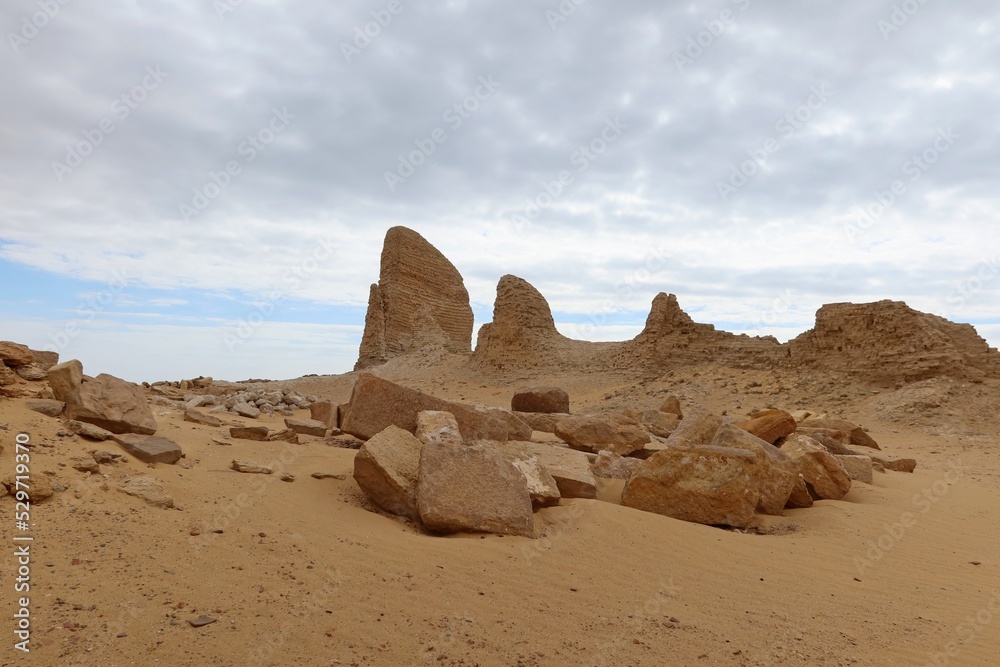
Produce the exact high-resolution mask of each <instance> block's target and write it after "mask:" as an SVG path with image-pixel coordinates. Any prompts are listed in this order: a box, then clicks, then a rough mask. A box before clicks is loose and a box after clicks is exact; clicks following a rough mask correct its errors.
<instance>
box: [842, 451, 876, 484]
mask: <svg viewBox="0 0 1000 667" xmlns="http://www.w3.org/2000/svg"><path fill="white" fill-rule="evenodd" d="M835 458H836V459H837V460H838V461H839V462H840V465H842V466H844V470H845V471H847V476H848V477H850V478H851V481H854V482H864V483H865V484H871V483H872V481H873V477H872V470H873V468H872V457H870V456H863V455H861V456H843V455H841V456H835Z"/></svg>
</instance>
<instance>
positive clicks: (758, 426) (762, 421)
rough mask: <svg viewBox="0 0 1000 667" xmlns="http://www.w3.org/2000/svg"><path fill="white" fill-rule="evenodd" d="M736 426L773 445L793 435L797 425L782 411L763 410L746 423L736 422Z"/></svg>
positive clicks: (792, 418)
mask: <svg viewBox="0 0 1000 667" xmlns="http://www.w3.org/2000/svg"><path fill="white" fill-rule="evenodd" d="M736 426H738V427H740V428H741V429H743V430H744V431H746V432H747V433H751V434H753V435H755V436H757V437H758V438H760V439H761V440H764V441H766V442H767V443H768V444H771V445H773V444H774V443H775V442H777V441H778V439H779V438H785V437H787V436H789V435H791V434H792V433H794V432H795V428H796V427H797V426H798V424H796V422H795V418H794V417H792V416H791V415H790V414H788V413H787V412H785V411H784V410H765V411H763V412H758V413H757V414H755V415H753V417H751V418H750V419H749V420H747V421H742V422H737V424H736Z"/></svg>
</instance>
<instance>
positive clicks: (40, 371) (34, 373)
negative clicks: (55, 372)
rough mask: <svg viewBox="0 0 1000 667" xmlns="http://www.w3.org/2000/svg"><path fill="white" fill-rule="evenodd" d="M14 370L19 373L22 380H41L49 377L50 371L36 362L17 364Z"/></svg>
mask: <svg viewBox="0 0 1000 667" xmlns="http://www.w3.org/2000/svg"><path fill="white" fill-rule="evenodd" d="M14 372H15V373H17V375H18V377H20V378H21V379H22V380H28V381H29V382H39V381H41V380H44V379H45V378H46V377H48V373H47V372H46V371H45V369H44V368H42V367H41V366H39V365H38V364H36V363H34V362H32V363H30V364H27V365H24V366H17V367H16V368H14Z"/></svg>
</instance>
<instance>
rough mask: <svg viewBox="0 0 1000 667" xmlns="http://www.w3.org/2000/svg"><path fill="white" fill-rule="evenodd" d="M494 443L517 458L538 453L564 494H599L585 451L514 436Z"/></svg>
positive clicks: (562, 494)
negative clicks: (523, 439)
mask: <svg viewBox="0 0 1000 667" xmlns="http://www.w3.org/2000/svg"><path fill="white" fill-rule="evenodd" d="M492 444H493V445H494V446H496V447H497V448H498V449H500V450H501V451H502V452H503V453H505V454H506V455H508V456H510V457H512V458H515V459H521V460H527V459H530V458H532V457H537V458H538V462H539V463H541V464H542V467H543V468H545V470H546V471H548V473H549V474H550V475H552V478H553V479H554V480H555V481H556V486H558V487H559V494H560V495H561V496H562V497H563V498H596V497H597V480H595V479H594V473H593V472H591V470H590V459H589V458H588V457H587V455H586V454H584V453H583V452H578V451H576V450H575V449H569V448H567V447H558V446H555V445H547V444H544V443H539V442H527V441H514V440H511V441H509V442H494V443H492Z"/></svg>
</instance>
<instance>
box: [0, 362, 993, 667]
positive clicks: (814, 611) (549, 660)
mask: <svg viewBox="0 0 1000 667" xmlns="http://www.w3.org/2000/svg"><path fill="white" fill-rule="evenodd" d="M382 372H383V373H384V374H385V375H386V376H388V377H392V378H394V379H401V380H403V381H404V382H405V383H406V384H408V385H410V386H414V387H417V388H421V389H425V390H428V391H431V392H433V393H435V394H438V395H441V396H444V397H448V398H464V399H466V400H470V401H475V402H481V403H486V404H492V405H497V406H507V405H509V399H510V395H511V389H512V388H513V387H516V386H520V385H522V384H540V383H541V384H556V385H559V386H563V387H565V388H566V389H567V390H569V391H570V394H571V396H572V397H573V404H572V409H573V410H580V409H602V408H614V407H622V406H626V405H641V406H645V405H651V406H653V407H655V406H656V405H657V401H658V399H659V398H661V396H662V394H664V393H666V392H667V391H676V392H677V393H679V394H680V395H681V396H682V398H683V399H684V401H685V402H690V401H693V400H698V401H702V402H704V403H706V404H707V405H709V406H710V407H713V408H715V409H718V410H723V409H725V410H727V411H728V412H729V413H730V414H737V413H740V414H742V413H745V412H746V411H748V410H750V409H751V408H755V407H766V406H768V405H772V404H773V405H775V406H777V407H786V408H791V409H794V408H797V407H812V408H815V409H822V410H824V411H830V412H834V413H842V414H844V415H845V416H850V417H853V418H855V419H856V420H858V421H861V422H862V423H863V424H864V425H865V426H867V427H868V428H869V429H870V432H871V434H872V435H873V436H874V437H875V438H876V439H877V440H878V441H879V442H880V443H881V444H882V446H883V449H884V450H885V452H886V454H888V455H890V456H892V457H901V456H912V457H914V458H916V459H917V460H918V461H919V467H918V469H917V471H916V472H915V473H913V474H904V473H888V474H884V475H880V474H877V475H876V479H875V483H874V485H871V486H869V485H865V484H860V483H856V484H855V486H854V488H853V489H852V491H851V492H850V494H849V495H848V496H847V497H846V498H844V499H843V500H842V501H837V502H832V501H822V502H819V503H817V504H816V506H815V507H813V508H810V509H805V510H793V511H788V512H786V515H785V516H784V517H761V518H760V520H759V525H758V526H757V529H756V530H751V531H748V532H741V531H727V530H722V529H718V528H711V527H706V526H700V525H694V524H688V523H683V522H680V521H676V520H673V519H669V518H665V517H661V516H658V515H654V514H648V513H643V512H639V511H635V510H631V509H628V508H623V507H620V506H619V505H617V504H615V503H613V502H603V501H600V500H571V501H563V504H562V505H561V506H559V507H554V508H550V509H546V510H543V511H541V512H539V513H538V514H537V515H536V517H537V521H536V523H537V525H536V528H537V531H538V533H539V534H540V535H541V536H542V537H541V538H540V539H536V540H530V539H525V538H513V537H496V536H480V535H462V536H455V537H447V538H443V537H435V536H431V535H427V534H424V533H423V532H422V531H421V530H419V529H418V528H416V527H414V526H413V525H411V524H408V523H405V522H402V521H401V520H399V519H398V518H395V517H390V516H388V515H385V514H383V513H380V512H377V511H375V510H374V508H373V506H372V505H371V504H370V503H369V502H368V501H367V500H366V499H365V498H364V496H363V494H362V493H361V492H360V490H359V488H358V487H357V485H356V484H355V482H354V481H353V479H352V478H351V471H352V462H353V457H354V454H355V451H354V450H351V449H344V448H340V447H337V446H333V445H331V444H329V442H328V441H327V440H325V439H323V438H314V437H309V436H300V438H301V444H299V445H292V444H288V443H281V442H272V443H258V442H251V441H240V440H237V441H234V442H233V444H232V445H231V446H222V445H217V444H212V441H211V439H212V437H213V436H218V435H221V432H222V431H224V429H213V428H209V427H204V426H197V425H194V424H191V423H188V422H184V421H183V420H182V416H181V414H180V413H179V412H177V411H174V410H169V409H165V408H160V407H154V413H155V414H156V417H157V420H158V422H159V424H160V430H159V431H158V435H163V436H166V437H169V438H171V439H174V440H175V441H176V442H178V443H179V444H181V445H182V447H183V448H184V451H185V458H184V459H182V464H183V465H177V466H170V465H156V466H147V465H145V464H142V463H140V462H138V461H136V460H134V459H127V460H125V461H124V462H122V463H118V464H115V465H107V466H103V467H102V468H103V469H102V472H103V474H104V475H103V476H95V475H88V474H85V473H81V472H78V471H76V470H74V469H72V468H71V467H69V466H68V465H67V463H68V461H69V459H70V458H72V457H73V456H79V455H83V454H86V453H87V452H89V451H91V450H94V449H107V450H111V451H117V445H114V444H113V443H93V442H88V441H84V440H75V441H73V440H69V439H67V438H61V437H59V436H57V435H56V433H57V431H58V430H59V429H60V428H61V424H60V423H59V421H58V420H57V419H53V418H49V417H45V416H43V415H40V414H37V413H34V412H30V411H27V410H26V409H25V407H24V400H21V399H11V400H3V401H0V424H7V425H9V426H8V429H7V430H0V444H2V445H3V446H4V450H3V452H2V453H0V471H2V475H0V476H6V475H7V474H10V473H11V472H13V467H14V458H13V457H14V440H15V437H16V435H17V433H18V432H27V433H29V434H30V435H31V438H32V441H33V443H34V446H33V451H32V455H31V467H32V471H33V472H32V474H34V475H38V474H49V475H51V476H53V477H54V481H55V482H56V483H57V484H59V485H61V486H62V487H65V489H66V490H64V491H61V492H59V493H56V495H55V496H54V497H53V498H52V499H50V500H48V501H46V502H44V503H41V504H38V505H36V506H34V507H33V512H32V523H33V526H32V530H31V535H32V536H33V537H34V542H33V543H32V562H31V591H30V598H31V603H30V610H31V627H32V641H31V648H32V650H31V653H30V654H24V653H22V652H19V651H16V650H15V649H14V648H13V644H14V642H15V641H16V639H15V638H14V635H13V630H14V620H13V614H14V611H15V609H16V606H15V597H17V595H16V594H15V593H14V584H15V582H14V578H15V576H16V569H17V563H16V559H15V557H14V556H13V555H12V554H13V546H12V545H14V544H15V543H14V541H13V536H14V534H15V530H14V518H13V510H14V503H13V502H12V499H11V498H10V497H6V498H3V499H0V508H2V509H3V512H2V516H3V519H2V521H0V535H2V539H3V540H4V544H5V546H4V549H3V553H4V554H5V555H4V556H2V557H0V586H2V590H3V594H2V596H0V599H2V606H0V609H2V617H3V619H5V620H3V621H2V623H3V624H6V626H7V628H6V629H4V630H3V633H2V635H3V636H4V637H6V640H5V643H4V644H3V645H2V646H0V665H4V666H6V665H52V666H55V665H59V666H66V667H71V666H75V665H100V666H101V667H118V666H125V665H170V666H173V665H177V666H185V665H217V666H221V665H308V666H312V665H316V666H326V665H423V664H426V665H466V666H468V665H539V666H541V665H608V666H610V665H678V666H680V665H685V666H687V665H706V666H707V665H726V666H730V665H731V666H737V665H739V666H751V665H754V666H756V665H762V666H769V665H827V666H830V667H833V666H838V667H847V666H860V665H871V666H885V665H914V666H918V667H922V666H924V665H937V666H938V667H941V666H943V665H970V666H971V665H979V666H983V667H994V666H995V665H997V664H998V660H1000V658H998V656H1000V530H998V527H997V518H996V517H997V516H1000V463H998V459H997V440H998V431H997V429H996V421H995V418H990V414H987V413H986V412H984V411H986V410H988V409H989V408H990V406H992V407H993V408H994V409H995V406H996V403H995V399H994V398H993V397H995V396H997V395H998V394H997V387H996V386H995V385H992V384H988V383H987V384H986V385H976V386H967V387H959V388H957V389H955V392H956V393H955V394H954V395H953V396H952V398H951V399H950V400H949V401H945V402H944V403H943V404H941V405H939V406H938V407H933V408H931V407H927V406H928V405H929V403H924V404H920V405H919V406H918V408H917V410H916V412H907V411H906V408H905V405H904V404H905V401H902V403H900V401H899V400H897V399H898V398H899V396H902V394H900V392H893V391H891V390H886V391H881V390H872V389H864V388H848V389H843V387H841V386H840V385H839V384H837V383H833V384H834V385H836V386H828V382H827V381H826V380H823V381H818V380H817V381H813V380H807V381H803V380H802V379H801V378H791V377H789V378H774V377H773V376H767V375H766V374H762V373H757V374H749V373H747V372H742V371H731V370H725V371H716V370H714V369H698V368H692V369H688V370H686V371H685V372H684V373H680V372H678V373H677V374H676V375H674V376H672V377H664V378H659V379H652V380H648V381H643V382H638V383H636V382H631V381H629V380H628V379H625V378H613V377H611V378H609V377H592V376H577V377H571V376H545V377H539V376H535V377H530V376H524V377H512V378H506V379H504V380H503V381H502V382H499V381H497V380H496V379H494V378H488V377H485V376H480V375H477V374H475V373H469V372H468V371H466V370H464V368H463V367H462V366H461V365H459V364H457V363H452V364H450V365H446V366H445V367H444V368H436V369H427V368H419V367H410V368H407V367H403V366H396V367H393V366H392V365H389V366H387V367H386V368H385V369H384V370H383V371H382ZM351 382H352V379H351V378H350V377H329V376H327V377H310V378H304V379H301V380H298V381H294V382H289V383H288V384H291V385H293V386H295V387H296V388H299V389H300V390H302V391H303V392H306V393H314V394H318V395H321V396H324V397H329V398H331V399H332V400H334V401H337V402H341V401H344V400H346V399H347V397H348V395H349V391H350V386H351ZM754 383H757V384H758V386H751V385H753V384H754ZM814 385H815V386H814ZM874 391H879V392H880V393H878V394H875V393H873V392H874ZM900 391H904V390H900ZM939 393H941V392H939ZM841 394H843V395H841ZM887 395H888V396H887ZM897 395H899V396H897ZM903 398H905V396H903ZM893 400H897V403H899V404H900V405H903V407H899V405H895V404H893V403H892V401H893ZM887 406H888V407H887ZM954 406H959V407H961V409H960V410H959V409H958V408H956V407H954ZM953 409H955V410H958V413H959V414H949V413H948V411H949V410H953ZM894 410H896V412H897V413H896V414H894ZM934 411H938V412H939V413H940V414H939V415H938V416H937V417H935V416H934V415H929V414H928V413H932V412H934ZM302 416H308V414H306V413H304V412H303V414H302ZM225 417H226V418H227V419H229V421H231V422H232V423H244V422H246V423H249V422H250V421H253V420H244V419H241V418H237V417H232V418H229V416H228V415H226V416H225ZM927 420H929V421H930V422H931V424H928V423H925V422H926V421H927ZM259 421H262V422H264V423H268V424H270V425H272V426H273V427H278V426H279V424H280V421H279V419H278V418H269V419H262V420H259ZM234 458H240V459H250V460H254V461H257V462H259V463H264V464H266V463H269V462H272V461H277V462H279V463H278V465H279V466H280V467H282V468H283V469H285V470H288V471H291V472H293V473H294V474H295V475H296V479H295V481H294V482H283V481H279V479H278V476H277V475H271V476H257V475H247V474H240V473H236V472H233V471H230V470H229V469H228V467H229V463H230V461H231V460H232V459H234ZM314 472H324V473H331V474H341V475H344V476H345V479H336V478H330V479H322V480H320V479H314V478H312V477H311V476H310V475H311V474H312V473H314ZM129 474H149V475H153V476H154V477H156V478H157V479H159V480H161V481H162V483H163V485H164V486H165V487H166V488H167V489H168V490H169V492H170V493H171V495H172V496H173V497H174V499H175V501H176V503H177V505H178V508H176V509H169V510H165V509H157V508H154V507H152V506H149V505H147V504H145V503H144V502H143V501H141V500H139V499H137V498H133V497H131V496H126V495H125V494H123V493H120V492H118V491H117V490H116V486H117V484H116V482H117V480H119V479H120V478H121V477H123V476H125V475H129ZM104 482H106V484H104ZM614 496H615V489H614V487H613V485H612V486H610V487H607V488H604V489H602V497H604V498H609V499H611V500H613V499H614ZM213 530H214V531H218V532H213ZM192 532H194V533H198V534H195V535H192ZM761 533H763V534H761ZM991 608H992V611H991ZM201 614H207V615H210V616H212V617H214V618H216V619H217V622H215V623H214V624H211V625H208V626H205V627H202V628H194V627H191V626H190V625H189V624H188V623H187V620H188V619H191V618H195V617H197V616H199V615H201ZM948 651H950V652H951V653H952V655H950V656H949V655H948Z"/></svg>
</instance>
